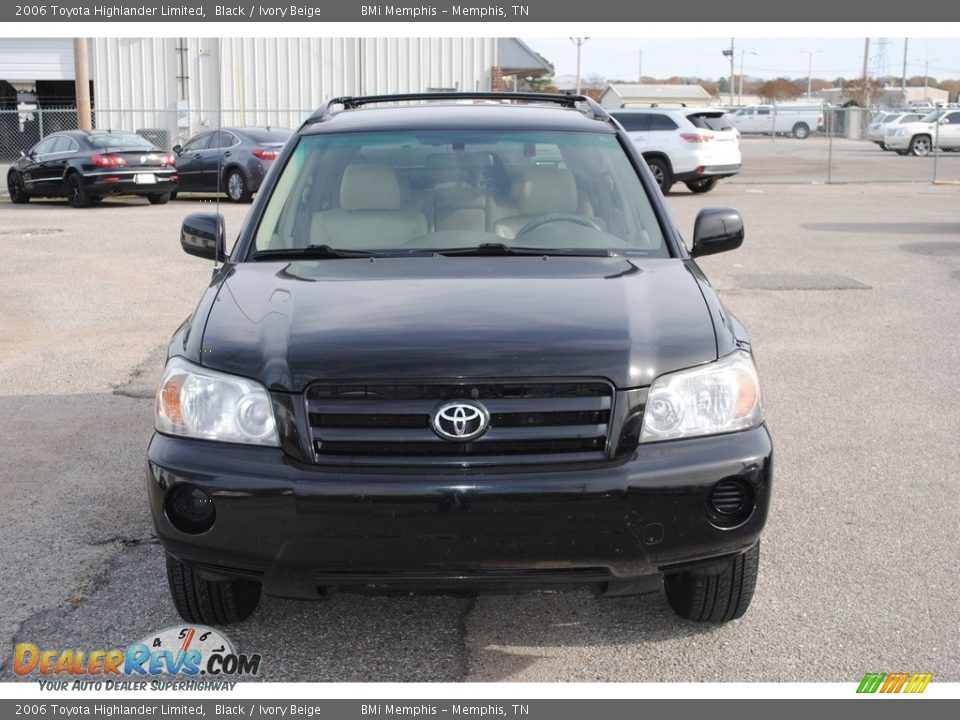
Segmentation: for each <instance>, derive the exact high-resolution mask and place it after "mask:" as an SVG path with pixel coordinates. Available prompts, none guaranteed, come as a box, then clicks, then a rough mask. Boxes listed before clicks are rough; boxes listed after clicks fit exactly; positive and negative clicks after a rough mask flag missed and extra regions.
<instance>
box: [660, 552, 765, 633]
mask: <svg viewBox="0 0 960 720" xmlns="http://www.w3.org/2000/svg"><path fill="white" fill-rule="evenodd" d="M759 567H760V543H759V542H758V543H757V544H756V545H754V546H753V547H752V548H750V549H749V550H747V551H746V552H745V553H743V554H742V555H737V556H736V557H734V558H731V559H729V560H725V561H723V562H722V563H719V564H717V565H712V566H710V567H707V568H700V569H693V570H686V571H683V572H679V573H676V574H675V575H668V576H666V577H665V578H664V587H665V588H666V591H667V601H668V602H669V603H670V607H672V608H673V611H674V612H675V613H677V615H679V616H680V617H682V618H684V619H685V620H693V621H694V622H727V621H728V620H736V619H737V618H739V617H741V616H742V615H743V614H744V613H745V612H746V611H747V608H748V607H749V606H750V600H751V599H753V591H754V588H756V585H757V571H758V570H759Z"/></svg>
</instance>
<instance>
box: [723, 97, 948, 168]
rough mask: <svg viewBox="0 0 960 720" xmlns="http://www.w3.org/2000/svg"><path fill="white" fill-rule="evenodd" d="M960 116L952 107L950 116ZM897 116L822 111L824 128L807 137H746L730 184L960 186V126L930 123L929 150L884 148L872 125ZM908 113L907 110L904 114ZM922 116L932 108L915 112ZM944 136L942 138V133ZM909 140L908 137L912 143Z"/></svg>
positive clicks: (878, 111) (862, 111)
mask: <svg viewBox="0 0 960 720" xmlns="http://www.w3.org/2000/svg"><path fill="white" fill-rule="evenodd" d="M954 111H956V112H960V107H958V108H956V109H955V110H954V109H952V108H950V109H947V110H946V112H954ZM887 112H891V113H892V112H898V111H896V110H888V109H886V108H859V107H824V109H823V125H822V126H821V127H820V128H819V129H818V131H817V132H816V133H813V134H811V135H810V136H809V137H807V138H806V139H802V140H801V139H797V138H794V137H790V136H789V134H779V135H771V134H770V133H767V134H765V135H761V134H744V135H743V136H742V137H741V142H740V147H741V152H742V155H743V167H742V170H741V172H740V174H739V175H737V176H735V177H734V178H731V180H730V181H729V182H732V183H736V184H763V183H778V184H779V183H800V184H806V183H811V184H830V183H877V182H918V183H919V182H926V183H930V182H936V183H950V184H953V183H956V184H960V124H954V125H952V127H950V125H949V124H948V125H938V124H936V123H930V124H927V126H928V127H930V128H932V130H927V131H926V132H929V133H930V136H931V137H930V143H929V147H928V148H926V149H925V148H924V146H923V145H922V144H920V145H918V151H919V153H920V154H919V155H918V154H917V153H915V152H913V151H911V150H910V149H908V148H907V149H900V152H897V150H896V149H895V148H892V147H885V146H886V143H885V142H884V146H881V145H880V144H879V143H880V142H881V141H884V140H885V139H886V135H879V134H877V129H876V128H871V125H872V124H873V123H874V121H875V120H876V119H877V118H878V116H879V115H881V114H885V113H887ZM903 112H906V111H903ZM911 112H913V113H917V114H920V115H921V116H922V115H924V114H926V113H927V112H929V110H913V111H911ZM941 129H942V130H943V135H940V130H941ZM909 139H910V138H909V137H907V138H906V140H907V141H909Z"/></svg>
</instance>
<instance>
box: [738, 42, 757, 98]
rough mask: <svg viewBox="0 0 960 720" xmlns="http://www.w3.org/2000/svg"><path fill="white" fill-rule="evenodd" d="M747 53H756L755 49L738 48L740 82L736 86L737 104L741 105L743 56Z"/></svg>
mask: <svg viewBox="0 0 960 720" xmlns="http://www.w3.org/2000/svg"><path fill="white" fill-rule="evenodd" d="M747 53H750V54H751V55H756V54H757V51H756V50H753V49H752V48H740V84H739V86H738V87H737V105H743V56H744V55H746V54H747Z"/></svg>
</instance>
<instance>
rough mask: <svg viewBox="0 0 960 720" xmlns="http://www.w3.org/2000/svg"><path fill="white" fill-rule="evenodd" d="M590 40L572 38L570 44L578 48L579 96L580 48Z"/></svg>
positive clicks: (578, 73) (578, 83)
mask: <svg viewBox="0 0 960 720" xmlns="http://www.w3.org/2000/svg"><path fill="white" fill-rule="evenodd" d="M589 39H590V38H585V37H577V38H570V42H572V43H573V44H574V45H576V46H577V95H579V94H580V48H581V47H583V44H584V43H585V42H586V41H587V40H589Z"/></svg>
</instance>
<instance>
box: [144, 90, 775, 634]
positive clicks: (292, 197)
mask: <svg viewBox="0 0 960 720" xmlns="http://www.w3.org/2000/svg"><path fill="white" fill-rule="evenodd" d="M742 240H743V223H742V221H741V219H740V216H739V214H738V213H737V212H736V211H735V210H732V209H729V208H724V209H714V210H703V211H701V213H700V215H699V216H698V218H697V220H696V225H695V228H694V234H693V246H692V251H691V252H689V253H688V251H687V250H686V249H685V247H684V245H683V243H682V240H681V237H680V235H679V232H678V230H677V228H676V226H675V225H674V223H673V221H672V220H671V216H670V214H669V212H668V211H667V209H666V207H665V205H664V201H663V197H662V195H661V194H660V193H659V191H658V190H657V187H656V184H655V182H654V180H653V177H652V176H651V174H650V172H649V170H648V169H647V167H646V165H645V163H644V162H643V159H642V157H641V156H640V155H639V154H638V153H637V152H636V150H634V149H633V146H632V144H631V142H630V140H629V138H628V137H627V136H626V135H625V134H624V131H623V130H622V128H620V127H619V125H617V124H616V123H615V122H613V121H612V120H611V119H610V118H609V116H608V115H607V114H606V113H605V112H604V110H603V109H601V108H600V107H599V106H598V105H597V104H596V103H594V102H593V101H591V100H589V99H588V98H585V97H582V96H564V95H554V96H551V95H523V94H520V95H517V94H490V93H472V94H466V95H464V94H456V95H450V94H445V95H431V94H426V95H416V96H381V97H364V98H338V99H335V100H331V101H330V102H329V103H327V104H326V105H324V106H323V107H322V108H321V109H320V110H318V111H317V112H316V113H315V114H314V115H313V116H312V117H311V118H310V119H308V120H307V121H306V122H305V123H304V125H303V126H302V127H301V128H300V129H299V131H297V132H296V133H295V134H294V136H293V137H292V138H291V140H290V141H289V142H288V143H287V145H286V146H285V148H284V150H283V152H282V153H281V155H280V157H279V158H278V159H277V162H276V164H275V165H274V167H273V169H272V170H271V172H270V174H269V175H268V177H267V178H266V180H265V182H264V185H263V187H262V188H261V191H260V193H259V194H258V195H257V198H256V201H255V204H254V205H253V206H252V208H251V211H250V213H249V214H248V216H247V219H246V222H245V223H244V225H243V227H242V229H241V230H240V233H239V237H238V239H237V242H236V244H235V246H234V249H233V251H232V252H231V253H230V255H229V257H225V256H224V247H225V230H224V225H223V221H222V218H221V217H220V216H219V215H217V214H197V215H191V216H190V217H188V218H187V219H186V220H185V221H184V223H183V229H182V232H181V243H182V245H183V248H184V250H186V251H187V252H188V253H191V254H193V255H198V256H201V257H206V258H209V259H214V260H216V259H223V261H224V262H223V264H222V265H219V266H218V267H217V268H216V269H215V270H214V274H213V278H212V281H211V283H210V286H209V288H208V289H207V290H206V292H205V293H204V295H203V297H202V298H201V300H200V303H199V305H198V306H197V308H196V310H195V311H194V313H193V314H192V315H191V316H190V317H189V318H188V319H187V320H186V321H185V322H184V323H183V325H181V327H180V328H179V329H178V330H177V332H176V333H175V334H174V336H173V339H172V341H171V343H170V347H169V357H168V360H167V364H166V368H165V370H164V373H163V378H162V381H161V385H160V388H159V390H158V393H157V405H156V433H155V434H154V436H153V439H152V441H151V443H150V448H149V460H148V472H147V481H148V487H149V496H150V504H151V507H152V514H153V520H154V523H155V525H156V529H157V534H158V536H159V538H160V540H161V542H162V544H163V547H164V550H165V552H166V557H167V573H168V578H169V583H170V590H171V593H172V596H173V599H174V602H175V604H176V607H177V610H178V611H179V612H180V614H181V615H182V616H183V617H184V618H185V619H187V620H189V621H193V622H204V623H229V622H236V621H239V620H242V619H244V618H246V617H247V616H249V615H250V613H252V612H253V610H254V609H255V607H256V605H257V603H258V600H259V597H260V593H261V590H265V591H266V592H268V593H271V594H275V595H282V596H288V597H306V598H311V597H319V596H321V595H323V594H325V593H327V592H329V591H330V590H332V589H335V588H344V587H370V586H373V587H375V588H376V587H395V586H400V587H430V588H454V589H461V588H476V587H481V586H487V587H503V586H510V587H516V586H520V585H523V586H529V587H544V586H557V585H566V584H585V585H589V586H592V587H593V588H594V589H596V590H597V591H598V592H601V593H606V594H610V595H622V594H627V593H631V592H638V591H644V590H649V589H656V588H658V587H659V586H660V584H661V582H662V584H663V586H664V587H665V590H666V595H667V598H668V600H669V602H670V604H671V606H672V607H673V608H674V610H675V611H676V612H677V613H679V614H680V615H681V616H682V617H684V618H689V619H691V620H706V621H724V620H730V619H732V618H736V617H739V616H740V615H742V614H743V612H744V611H745V610H746V608H747V606H748V604H749V603H750V599H751V597H752V595H753V589H754V585H755V582H756V577H757V567H758V560H759V539H760V532H761V530H762V528H763V525H764V522H765V520H766V517H767V509H768V506H769V498H770V485H771V479H772V446H771V440H770V436H769V434H768V432H767V429H766V427H765V425H764V417H763V410H762V407H761V401H760V387H759V384H758V379H757V372H756V369H755V367H754V362H753V358H752V355H751V348H750V342H749V339H748V336H747V333H746V331H745V330H744V328H743V327H742V326H741V325H740V324H739V323H738V322H737V320H736V319H735V318H734V317H733V316H732V315H731V314H730V313H729V312H727V310H726V309H725V308H724V307H723V306H722V305H721V304H720V302H719V300H718V299H717V295H716V293H715V292H714V290H713V288H712V287H711V286H710V284H709V283H708V282H707V280H706V279H705V278H704V276H703V274H702V273H701V271H700V269H699V268H698V267H697V264H696V263H695V262H694V260H693V259H692V258H693V257H696V256H698V255H707V254H710V253H715V252H720V251H723V250H730V249H733V248H735V247H738V246H739V245H740V243H741V242H742Z"/></svg>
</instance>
